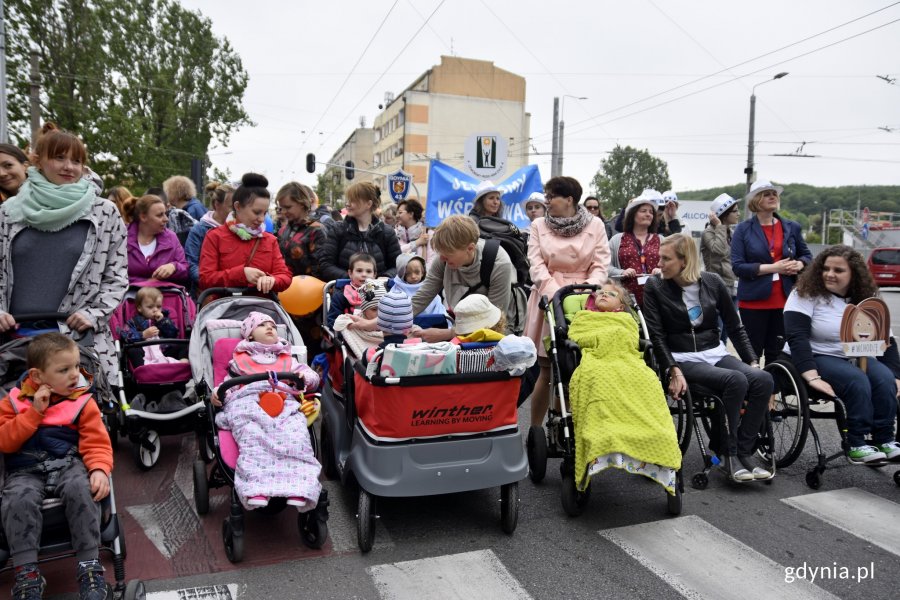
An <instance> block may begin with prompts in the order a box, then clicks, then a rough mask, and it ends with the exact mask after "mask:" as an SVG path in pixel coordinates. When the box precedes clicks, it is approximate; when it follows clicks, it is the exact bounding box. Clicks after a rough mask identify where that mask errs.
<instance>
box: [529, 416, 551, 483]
mask: <svg viewBox="0 0 900 600" xmlns="http://www.w3.org/2000/svg"><path fill="white" fill-rule="evenodd" d="M525 448H526V450H527V453H528V476H529V477H530V478H531V481H533V482H534V483H540V482H541V481H543V480H544V476H545V475H546V474H547V434H545V433H544V428H543V427H541V426H540V425H532V426H531V427H530V428H529V429H528V439H527V441H526V442H525Z"/></svg>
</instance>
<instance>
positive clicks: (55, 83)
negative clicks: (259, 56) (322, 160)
mask: <svg viewBox="0 0 900 600" xmlns="http://www.w3.org/2000/svg"><path fill="white" fill-rule="evenodd" d="M9 7H10V9H9V11H10V12H9V14H10V26H9V27H8V30H9V31H10V32H11V35H10V64H11V65H12V66H13V68H11V69H10V73H11V75H12V76H11V78H10V79H11V81H10V83H11V86H12V87H13V89H14V90H15V92H16V93H15V94H13V96H12V97H11V99H13V101H12V102H11V105H12V104H15V107H14V108H13V107H12V106H11V110H10V121H11V123H12V125H13V131H14V132H16V133H17V134H18V137H20V138H22V137H24V135H23V134H24V133H25V132H27V131H28V118H27V114H28V93H27V91H28V68H27V64H28V60H29V57H28V54H29V51H30V48H31V47H35V48H37V49H38V50H39V52H40V55H41V74H42V116H43V118H44V119H46V120H53V121H56V122H57V124H58V125H60V126H61V127H64V128H66V129H70V130H72V131H73V132H75V133H77V134H78V135H80V136H81V137H82V138H83V139H84V141H85V143H86V144H87V147H88V152H89V154H90V158H91V162H92V166H93V168H94V169H95V170H96V171H98V172H99V173H101V174H103V175H104V176H105V178H106V182H107V184H108V185H115V184H123V185H126V186H129V187H131V188H133V191H134V192H135V193H140V192H141V191H142V189H143V188H146V187H149V186H151V185H159V184H160V183H161V181H162V180H163V179H165V178H167V177H169V176H171V175H175V174H185V175H187V174H189V173H190V163H191V159H192V158H195V157H196V158H201V159H204V160H205V159H206V151H207V148H208V146H209V145H210V142H211V141H212V140H213V139H214V138H215V139H216V140H217V141H218V142H219V143H220V144H225V143H227V141H228V138H229V136H230V134H231V132H233V131H234V130H235V129H237V128H238V127H240V126H241V125H244V124H249V123H251V121H250V119H249V117H248V115H247V114H246V112H245V111H244V108H243V105H242V98H243V95H244V91H245V89H246V87H247V73H246V71H244V68H243V65H242V64H241V60H240V57H239V56H238V55H237V54H236V53H235V52H234V50H233V49H232V48H231V45H230V44H229V42H228V40H227V39H219V38H217V37H216V36H215V35H214V34H213V31H212V23H211V22H210V20H209V19H207V18H205V17H203V16H202V15H201V14H200V13H199V12H192V11H188V10H185V9H184V8H182V7H181V5H180V4H178V3H177V2H174V1H172V0H134V1H125V0H13V1H12V2H10V3H9ZM13 32H14V34H13ZM207 162H208V161H207Z"/></svg>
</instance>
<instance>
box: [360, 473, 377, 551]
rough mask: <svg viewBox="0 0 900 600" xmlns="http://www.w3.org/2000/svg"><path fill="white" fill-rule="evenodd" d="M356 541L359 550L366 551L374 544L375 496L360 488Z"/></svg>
mask: <svg viewBox="0 0 900 600" xmlns="http://www.w3.org/2000/svg"><path fill="white" fill-rule="evenodd" d="M356 543H357V544H358V545H359V550H360V551H361V552H368V551H369V550H371V549H372V546H373V545H374V544H375V496H373V495H372V494H370V493H369V492H367V491H366V490H364V489H362V488H359V505H358V506H357V508H356Z"/></svg>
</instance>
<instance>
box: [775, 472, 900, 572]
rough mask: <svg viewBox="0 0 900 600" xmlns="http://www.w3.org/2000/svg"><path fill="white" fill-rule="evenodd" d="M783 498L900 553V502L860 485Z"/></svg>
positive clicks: (895, 552) (886, 548)
mask: <svg viewBox="0 0 900 600" xmlns="http://www.w3.org/2000/svg"><path fill="white" fill-rule="evenodd" d="M781 501H782V502H784V503H785V504H788V505H790V506H793V507H794V508H796V509H798V510H802V511H803V512H805V513H807V514H810V515H812V516H814V517H816V518H817V519H821V520H823V521H825V522H826V523H828V524H830V525H834V526H835V527H837V528H838V529H843V530H844V531H846V532H847V533H849V534H852V535H855V536H857V537H859V538H862V539H863V540H865V541H867V542H870V543H872V544H875V545H876V546H878V547H879V548H883V549H885V550H887V551H888V552H890V553H891V554H896V555H900V505H898V504H897V503H896V502H891V501H890V500H886V499H884V498H882V497H881V496H876V495H875V494H870V493H869V492H865V491H863V490H861V489H858V488H852V487H851V488H846V489H842V490H833V491H830V492H818V493H815V494H806V495H803V496H794V497H792V498H782V499H781Z"/></svg>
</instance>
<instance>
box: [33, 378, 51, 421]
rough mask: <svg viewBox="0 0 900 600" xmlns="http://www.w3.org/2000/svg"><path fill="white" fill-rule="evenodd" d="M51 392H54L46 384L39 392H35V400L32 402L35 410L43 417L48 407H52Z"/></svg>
mask: <svg viewBox="0 0 900 600" xmlns="http://www.w3.org/2000/svg"><path fill="white" fill-rule="evenodd" d="M50 392H52V390H51V389H50V386H49V385H47V384H46V383H45V384H44V385H42V386H41V387H40V388H39V389H38V391H37V392H35V394H34V399H33V400H32V402H31V405H32V406H33V407H34V410H36V411H38V412H39V413H41V414H42V415H43V414H44V411H45V410H47V407H48V406H50Z"/></svg>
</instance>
